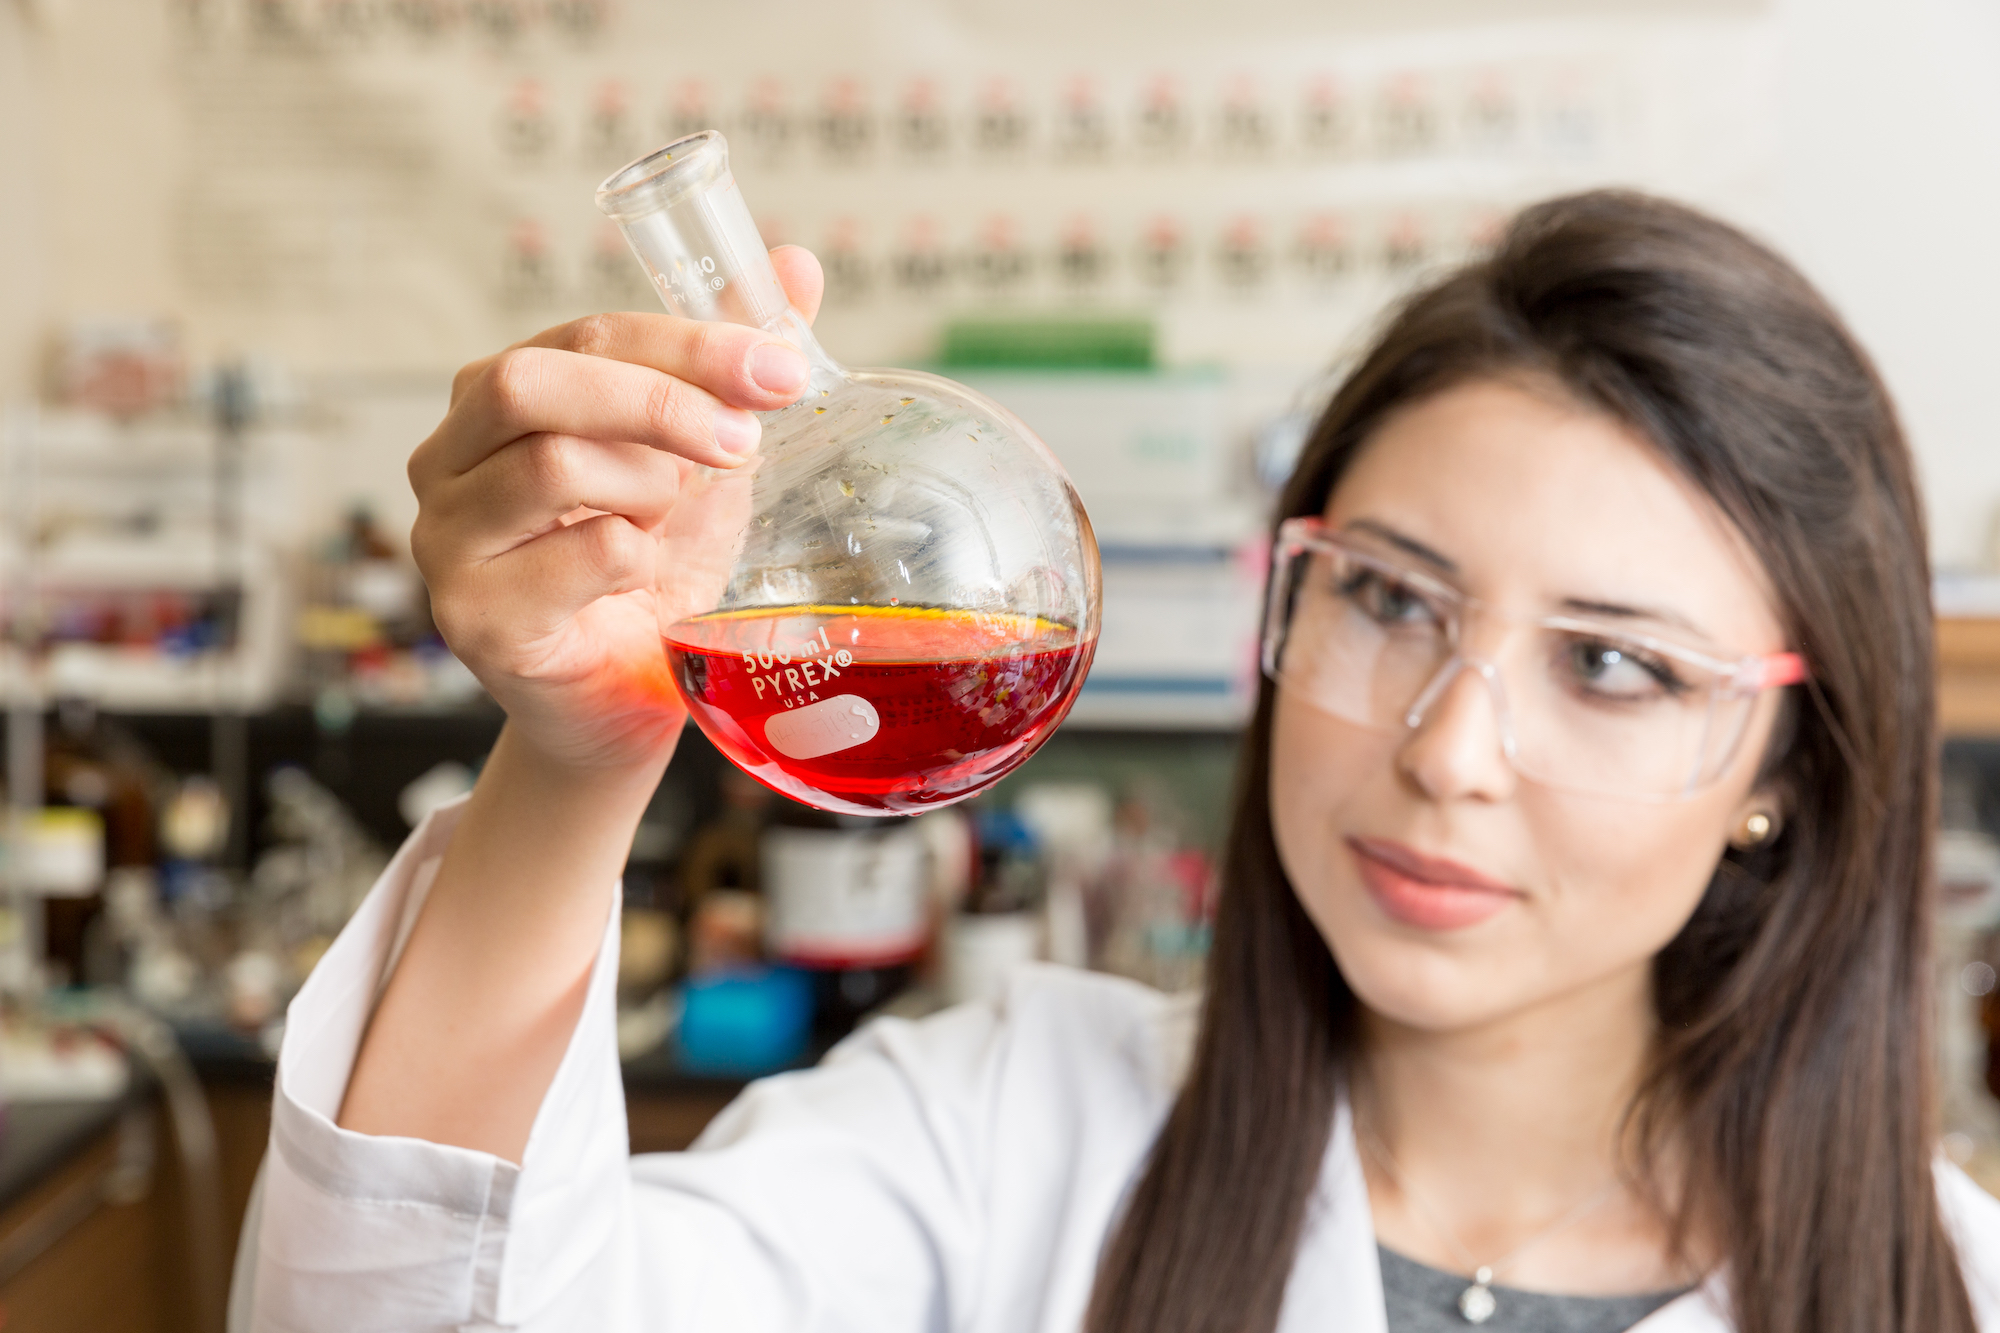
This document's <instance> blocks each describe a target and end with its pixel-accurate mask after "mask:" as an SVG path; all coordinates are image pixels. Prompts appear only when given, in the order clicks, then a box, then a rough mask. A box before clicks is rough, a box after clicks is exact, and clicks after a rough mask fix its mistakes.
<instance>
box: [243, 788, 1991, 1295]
mask: <svg viewBox="0 0 2000 1333" xmlns="http://www.w3.org/2000/svg"><path fill="white" fill-rule="evenodd" d="M457 817H458V811H457V809H456V807H447V808H446V809H444V810H441V811H439V812H438V813H437V814H435V815H433V816H432V817H431V818H430V819H429V820H427V821H426V822H425V824H424V825H423V827H421V828H419V829H418V830H417V832H416V833H415V834H413V835H412V836H411V838H410V840H409V842H408V843H407V844H405V845H404V847H403V849H402V851H401V852H400V853H399V854H398V855H397V857H396V859H395V861H394V863H393V864H391V866H390V867H389V869H388V871H387V872H386V873H385V874H384V875H383V877H382V881H381V883H379V884H377V885H376V887H375V889H374V891H373V892H372V893H371V894H370V895H369V897H368V899H367V901H366V902H365V903H364V904H363V906H362V908H361V910H360V911H359V912H358V913H357V914H356V916H355V918H354V920H353V921H352V922H351V923H350V924H349V925H348V927H347V929H346V930H345V931H343V932H342V934H341V937H340V939H339V940H338V941H337V942H336V943H335V944H334V946H333V948H332V949H331V950H330V951H329V952H328V953H327V955H326V957H325V958H324V959H323V960H322V961H321V963H320V965H319V967H318V968H317V969H316V970H315V971H314V972H313V974H312V977H311V979H310V980H309V981H308V982H307V984H306V986H305V988H304V990H302V991H301V992H300V993H299V996H298V998H297V999H296V1000H295V1001H294V1002H293V1004H292V1007H291V1013H290V1019H289V1023H288V1025H287V1028H286V1033H285V1041H284V1049H283V1051H282V1053H281V1054H280V1056H279V1060H278V1076H277V1095H276V1104H275V1106H274V1108H273V1117H272V1126H271V1143H270V1151H269V1153H268V1154H267V1156H266V1159H265V1163H264V1168H263V1172H262V1176H261V1179H260V1182H259V1186H258V1192H257V1195H258V1197H257V1198H256V1200H254V1201H253V1207H252V1211H251V1215H250V1217H249V1219H248V1221H247V1222H246V1223H245V1228H244V1243H243V1246H242V1249H241V1251H240V1253H239V1256H238V1262H237V1272H236V1284H235V1290H234V1291H233V1293H232V1298H231V1321H230V1322H231V1327H232V1329H233V1330H235V1331H236V1333H243V1330H247V1329H255V1330H258V1331H259V1333H276V1331H277V1330H285V1333H306V1331H308V1330H311V1331H313V1333H317V1331H319V1330H326V1331H327V1333H333V1331H335V1330H338V1331H339V1333H368V1331H370V1330H386V1329H396V1330H414V1329H464V1328H478V1329H485V1328H494V1327H502V1328H522V1329H533V1330H563V1333H579V1331H580V1333H667V1331H668V1330H674V1331H677V1333H678V1331H680V1330H728V1331H729V1333H762V1331H764V1330H770V1331H771V1333H777V1331H778V1330H787V1331H789V1330H807V1329H811V1330H848V1329H853V1330H868V1331H869V1333H918V1331H919V1330H939V1331H940V1333H941V1331H942V1330H954V1331H963V1333H1001V1331H1002V1330H1006V1331H1007V1333H1029V1331H1033V1333H1068V1331H1069V1330H1074V1329H1076V1328H1077V1327H1078V1326H1079V1324H1080V1321H1081V1318H1082V1315H1083V1311H1084V1307H1085V1303H1086V1301H1087V1300H1088V1298H1089V1293H1090V1287H1091V1279H1092V1276H1093V1273H1094V1272H1095V1269H1096V1266H1097V1260H1098V1255H1099V1251H1100V1248H1101V1246H1102V1244H1103V1241H1104V1238H1105V1235H1106V1232H1107V1229H1108V1227H1109V1225H1110V1223H1111V1221H1112V1219H1113V1217H1114V1215H1115V1213H1116V1211H1117V1209H1118V1207H1119V1204H1120V1202H1121V1200H1122V1198H1123V1196H1124V1195H1125V1193H1126V1191H1127V1190H1128V1189H1129V1187H1130V1186H1131V1184H1132V1182H1133V1180H1134V1178H1135V1175H1136V1173H1137V1172H1138V1171H1139V1169H1140V1167H1141V1165H1142V1163H1143V1161H1144V1158H1145V1155H1146V1151H1147V1148H1148V1146H1149V1145H1150V1143H1151V1142H1152V1140H1153V1137H1154V1135H1155V1134H1156V1132H1157V1131H1158V1129H1159V1126H1160V1124H1161V1123H1162V1120H1163V1119H1164V1117H1165V1114H1166V1111H1167V1109H1168V1106H1169V1103H1170V1102H1171V1100H1172V1097H1173V1095H1174V1088H1175V1085H1176V1082H1177V1080H1178V1078H1179V1075H1180V1072H1181V1068H1182V1065H1183V1062H1184V1060H1185V1058H1186V1052H1187V1050H1188V1048H1189V1039H1190V1037H1191V1036H1192V1033H1193V1014H1192V1011H1191V1009H1190V1008H1189V1007H1188V1006H1187V1005H1186V1004H1185V1003H1183V1002H1181V1001H1176V1000H1172V999H1168V998H1166V997H1164V996H1161V995H1160V994H1158V993H1156V992H1153V991H1150V990H1147V989H1145V988H1144V987H1141V986H1137V985H1133V984H1131V983H1129V982H1124V981H1119V980H1114V979H1110V978H1105V977H1098V976H1092V975H1089V974H1085V973H1079V972H1074V971H1068V970H1063V969H1057V968H1033V969H1029V970H1027V971H1025V972H1023V973H1022V974H1020V975H1019V976H1018V977H1017V978H1016V979H1015V980H1014V981H1013V983H1012V984H1011V986H1010V987H1009V989H1008V991H1007V993H1006V996H1005V998H1004V1000H1002V1001H1001V1002H1000V1003H998V1004H983V1005H967V1006H963V1007H960V1008H957V1009H953V1010H949V1011H947V1012H945V1013H942V1014H939V1015H936V1016H935V1017H932V1018H927V1019H924V1020H921V1021H918V1022H905V1021H895V1020H885V1021H881V1022H877V1023H873V1024H871V1025H869V1026H868V1027H867V1028H865V1029H864V1030H863V1031H862V1032H861V1033H859V1034H858V1035H857V1036H855V1037H854V1038H852V1039H851V1040H849V1041H848V1042H846V1043H845V1044H843V1045H842V1046H841V1047H840V1048H839V1049H837V1050H836V1051H835V1052H834V1053H833V1054H832V1055H830V1056H829V1057H828V1058H827V1060H826V1062H825V1063H824V1064H823V1065H822V1066H821V1067H819V1068H818V1069H814V1070H811V1071H807V1072H801V1073H794V1074H785V1075H781V1076H779V1077H776V1078H771V1079H767V1080H765V1081H763V1082H761V1083H758V1084H755V1085H753V1086H752V1087H751V1088H750V1089H749V1090H748V1091H747V1092H745V1093H744V1094H743V1096H742V1097H740V1098H739V1099H738V1100H737V1101H736V1102H735V1103H734V1104H733V1105H732V1106H731V1107H730V1108H729V1109H728V1110H727V1111H725V1112H724V1113H723V1114H722V1116H721V1117H720V1118H719V1119H718V1120H717V1121H716V1122H715V1123H714V1124H713V1125H712V1126H711V1127H710V1129H709V1130H708V1132H707V1133H706V1134H704V1135H703V1136H702V1139H701V1141H700V1142H699V1143H698V1144H697V1145H696V1147H695V1149H693V1150H691V1151H689V1152H685V1153H671V1154H658V1155H647V1156H640V1157H632V1156H630V1155H629V1154H628V1152H627V1148H626V1129H625V1115H624V1101H623V1096H622V1091H621V1087H620V1082H619V1068H618V1055H617V1050H616V1044H615V1040H614V984H615V981H616V977H617V971H618V968H617V948H618V930H617V922H616V920H615V916H614V919H613V920H612V922H611V923H610V924H609V925H608V926H607V928H606V930H605V935H604V943H603V945H602V948H601V951H600V953H599V955H598V958H597V963H596V969H595V971H594V973H593V974H592V979H591V984H590V992H589V998H588V999H587V1000H586V1002H585V1005H584V1011H583V1016H582V1019H581V1020H580V1022H579V1023H578V1025H577V1029H576V1033H575V1035H574V1036H573V1037H572V1038H571V1041H570V1046H569V1050H568V1051H567V1053H566V1054H565V1055H564V1057H563V1060H562V1064H561V1067H560V1068H559V1069H558V1071H557V1073H556V1076H555V1081H554V1083H553V1085H552V1086H551V1087H550V1089H549V1093H548V1097H547V1099H546V1100H545V1101H544V1102H543V1104H542V1108H541V1110H540V1112H539V1114H538V1115H537V1117H536V1120H535V1124H534V1128H533V1131H532V1132H531V1134H530V1135H529V1139H528V1146H527V1150H526V1152H525V1153H524V1155H523V1157H524V1160H523V1161H522V1163H521V1165H519V1166H515V1165H513V1164H511V1163H509V1162H505V1161H502V1160H500V1159H499V1158H496V1157H492V1156H489V1155H487V1154H485V1153H480V1152H471V1151H468V1150H466V1149H464V1148H452V1147H442V1146H439V1145H437V1144H432V1143H424V1142H420V1141H418V1140H414V1139H400V1138H371V1137H368V1136H365V1135H361V1134H355V1133H351V1132H349V1131H347V1130H343V1129H340V1128H338V1127H336V1126H335V1125H334V1123H333V1117H334V1116H335V1114H336V1113H337V1111H338V1108H339V1106H340V1101H341V1097H342V1094H343V1091H344V1089H345V1087H346V1084H347V1079H348V1073H349V1070H350V1069H351V1067H352V1065H353V1062H354V1055H355V1051H356V1049H357V1047H358V1045H359V1042H360V1037H361V1032H362V1028H363V1026H364V1024H365V1023H366V1022H367V1019H368V1015H369V1012H370V1009H371V1007H372V1005H373V1002H374V999H375V997H376V996H377V994H379V992H380V988H381V985H382V980H383V978H384V977H385V976H386V975H387V973H388V969H389V968H390V967H391V966H393V963H394V958H395V955H396V953H397V951H398V949H399V948H400V946H401V942H402V938H403V936H404V934H405V933H406V932H407V930H408V927H409V923H410V922H411V921H412V920H413V919H414V917H415V914H416V909H417V907H418V905H419V904H420V903H421V901H422V897H423V894H424V893H425V892H426V891H427V889H428V887H429V884H430V881H431V878H432V877H433V876H434V875H435V873H436V867H437V858H438V856H439V854H440V853H441V851H442V849H443V847H444V844H445V842H446V840H447V839H448V838H449V837H450V835H451V830H452V828H453V826H454V825H455V823H456V821H457ZM607 891H609V886H607ZM1829 1167H1830V1169H1837V1168H1836V1167H1833V1166H1832V1164H1829ZM1937 1178H1938V1191H1939V1198H1940V1200H1941V1201H1942V1203H1943V1205H1944V1210H1945V1215H1946V1217H1947V1219H1948V1220H1949V1223H1950V1225H1951V1227H1952V1230H1953V1234H1954V1236H1955V1237H1956V1239H1957V1242H1958V1246H1959V1251H1960V1256H1961V1259H1962V1261H1963V1266H1964V1268H1965V1269H1966V1275H1967V1280H1968V1282H1969V1284H1970V1285H1971V1288H1972V1292H1973V1304H1974V1306H1975V1308H1976V1309H1977V1311H1978V1315H1979V1321H1980V1328H1981V1329H1982V1330H1984V1331H1985V1333H2000V1202H1996V1201H1995V1200H1994V1199H1992V1198H1990V1197H1988V1196H1987V1195H1985V1194H1984V1193H1982V1192H1981V1191H1980V1190H1979V1188H1978V1187H1977V1186H1976V1185H1974V1184H1973V1183H1972V1182H1971V1181H1970V1180H1968V1179H1967V1178H1966V1177H1965V1176H1964V1175H1963V1174H1962V1173H1960V1172H1959V1171H1958V1170H1957V1169H1956V1168H1954V1167H1951V1166H1948V1165H1941V1166H1940V1167H1939V1169H1938V1173H1937ZM1721 1291H1722V1287H1721V1283H1720V1280H1719V1279H1715V1280H1711V1281H1710V1282H1709V1283H1708V1284H1707V1285H1705V1286H1704V1287H1702V1288H1699V1289H1697V1290H1695V1291H1692V1292H1689V1293H1688V1294H1686V1295H1684V1296H1682V1297H1681V1298H1679V1299H1678V1300H1675V1301H1674V1302H1672V1303H1671V1304H1669V1305H1667V1306H1666V1307H1664V1308H1662V1309H1661V1310H1659V1311H1657V1312H1655V1313H1654V1314H1653V1315H1652V1316H1651V1317H1650V1318H1648V1319H1647V1320H1645V1321H1644V1324H1643V1326H1642V1327H1643V1329H1644V1330H1645V1333H1698V1331H1699V1333H1718V1331H1719V1330H1725V1329H1727V1328H1729V1326H1730V1323H1729V1319H1728V1316H1727V1314H1726V1313H1725V1307H1724V1305H1723V1303H1722V1301H1721V1299H1720V1297H1721ZM1280 1327H1281V1329H1282V1330H1284V1333H1305V1331H1306V1330H1309V1329H1310V1330H1315V1331H1316V1333H1318V1331H1323V1330H1340V1331H1341V1333H1383V1330H1384V1327H1385V1321H1384V1314H1383V1304H1382V1290H1381V1272H1380V1268H1379V1266H1378V1259H1377V1255H1376V1250H1375V1238H1374V1232H1373V1227H1372V1224H1371V1221H1370V1217H1369V1210H1368V1199H1367V1194H1366V1191H1365V1186H1364V1184H1363V1180H1362V1174H1361V1170H1360V1163H1359V1160H1358V1158H1357V1157H1356V1155H1355V1148H1354V1139H1353V1135H1352V1133H1351V1131H1350V1128H1349V1125H1348V1122H1347V1118H1346V1115H1345V1112H1343V1113H1342V1114H1341V1117H1340V1121H1339V1123H1338V1125H1337V1127H1336V1130H1335V1133H1334V1135H1333V1138H1332V1144H1331V1147H1330V1149H1329V1151H1328V1153H1327V1156H1326V1161H1325V1165H1324V1167H1323V1169H1322V1171H1321V1175H1320V1181H1319V1192H1318V1197H1317V1199H1316V1201H1315V1203H1314V1206H1313V1207H1312V1210H1311V1212H1310V1215H1309V1218H1308V1221H1307V1224H1306V1227H1305V1231H1304V1234H1303V1236H1302V1237H1301V1240H1300V1243H1299V1252H1298V1257H1297V1260H1296V1262H1295V1264H1294V1267H1293V1270H1292V1277H1291V1283H1290V1286H1289V1287H1288V1288H1287V1290H1286V1294H1285V1303H1284V1310H1283V1314H1282V1317H1281V1320H1280Z"/></svg>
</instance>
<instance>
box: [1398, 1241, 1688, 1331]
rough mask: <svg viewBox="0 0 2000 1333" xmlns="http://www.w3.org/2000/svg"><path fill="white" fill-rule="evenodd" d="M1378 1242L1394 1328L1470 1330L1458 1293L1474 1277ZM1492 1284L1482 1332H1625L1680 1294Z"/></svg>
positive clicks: (1676, 1292) (1411, 1329)
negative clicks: (1569, 1291)
mask: <svg viewBox="0 0 2000 1333" xmlns="http://www.w3.org/2000/svg"><path fill="white" fill-rule="evenodd" d="M1375 1248H1376V1249H1377V1250H1378V1251H1380V1253H1381V1256H1382V1295H1383V1297H1384V1298H1385V1299H1386V1301H1387V1304H1388V1307H1389V1333H1469V1331H1470V1330H1471V1329H1472V1328H1473V1325H1472V1324H1469V1323H1467V1322H1466V1319H1465V1316H1464V1315H1462V1314H1460V1313H1459V1312H1458V1297H1459V1293H1461V1292H1463V1291H1464V1290H1465V1289H1466V1288H1467V1287H1469V1286H1471V1285H1472V1282H1471V1279H1469V1278H1464V1277H1460V1276H1459V1275H1457V1274H1456V1273H1447V1272H1444V1271H1443V1270H1441V1269H1436V1268H1432V1267H1430V1266H1429V1265H1427V1264H1420V1263H1418V1262H1417V1261H1416V1260H1414V1259H1406V1258H1404V1257H1403V1256H1402V1255H1400V1254H1397V1253H1396V1252H1395V1251H1394V1250H1392V1249H1389V1248H1388V1247H1387V1246H1384V1245H1378V1246H1376V1247H1375ZM1492 1290H1493V1297H1494V1301H1495V1305H1494V1310H1493V1317H1492V1318H1491V1319H1488V1320H1487V1321H1486V1322H1485V1323H1484V1324H1481V1325H1479V1326H1478V1327H1479V1329H1480V1330H1481V1333H1624V1330H1626V1329H1628V1328H1630V1327H1632V1325H1634V1324H1636V1323H1638V1322H1639V1321H1640V1320H1641V1319H1644V1318H1645V1317H1646V1316H1647V1315H1649V1314H1651V1313H1653V1311H1655V1310H1657V1309H1659V1308H1660V1307H1661V1306H1663V1305H1665V1304H1666V1303H1667V1302H1668V1301H1671V1300H1673V1299H1674V1298H1675V1297H1677V1296H1679V1295H1680V1294H1681V1293H1680V1292H1678V1291H1656V1292H1648V1293H1646V1294H1645V1295H1641V1296H1553V1295H1550V1294H1549V1293H1548V1292H1544V1291H1519V1290H1516V1289H1515V1288H1513V1287H1503V1286H1500V1285H1499V1284H1497V1283H1496V1284H1494V1286H1493V1288H1492Z"/></svg>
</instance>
